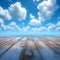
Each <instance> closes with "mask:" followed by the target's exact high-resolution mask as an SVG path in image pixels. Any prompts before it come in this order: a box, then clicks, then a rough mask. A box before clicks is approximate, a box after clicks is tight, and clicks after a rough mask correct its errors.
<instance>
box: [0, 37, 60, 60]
mask: <svg viewBox="0 0 60 60" xmlns="http://www.w3.org/2000/svg"><path fill="white" fill-rule="evenodd" d="M0 60H60V38H49V37H47V38H27V37H16V38H14V37H11V38H0Z"/></svg>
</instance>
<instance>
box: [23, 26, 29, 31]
mask: <svg viewBox="0 0 60 60" xmlns="http://www.w3.org/2000/svg"><path fill="white" fill-rule="evenodd" d="M29 29H30V26H26V27H23V28H22V31H28V30H29Z"/></svg>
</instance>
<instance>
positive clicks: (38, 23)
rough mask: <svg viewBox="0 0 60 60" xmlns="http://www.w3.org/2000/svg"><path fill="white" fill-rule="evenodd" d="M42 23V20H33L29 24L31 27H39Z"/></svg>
mask: <svg viewBox="0 0 60 60" xmlns="http://www.w3.org/2000/svg"><path fill="white" fill-rule="evenodd" d="M40 22H41V21H40V20H37V19H31V20H30V22H29V24H30V25H36V26H38V25H40V24H41V23H40Z"/></svg>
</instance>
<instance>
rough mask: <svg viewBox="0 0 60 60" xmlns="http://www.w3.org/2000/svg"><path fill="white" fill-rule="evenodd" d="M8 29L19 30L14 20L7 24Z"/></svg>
mask: <svg viewBox="0 0 60 60" xmlns="http://www.w3.org/2000/svg"><path fill="white" fill-rule="evenodd" d="M7 29H8V30H19V31H20V30H21V29H20V28H19V27H18V25H17V24H16V23H15V22H11V23H10V24H9V25H7Z"/></svg>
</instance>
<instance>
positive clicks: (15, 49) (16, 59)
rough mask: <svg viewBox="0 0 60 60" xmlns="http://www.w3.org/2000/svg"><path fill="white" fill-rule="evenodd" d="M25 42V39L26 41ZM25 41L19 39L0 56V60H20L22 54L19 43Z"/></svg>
mask: <svg viewBox="0 0 60 60" xmlns="http://www.w3.org/2000/svg"><path fill="white" fill-rule="evenodd" d="M26 40H27V39H26ZM26 40H24V39H21V40H20V41H19V42H17V43H16V44H15V45H14V46H12V47H11V48H10V49H9V50H8V51H7V52H6V53H5V54H4V55H3V56H1V58H0V60H21V57H22V53H23V49H24V48H23V46H24V45H25V43H24V45H23V44H22V45H21V42H25V41H26Z"/></svg>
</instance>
